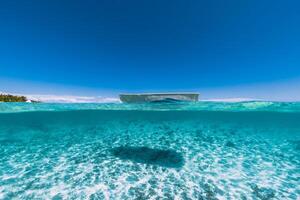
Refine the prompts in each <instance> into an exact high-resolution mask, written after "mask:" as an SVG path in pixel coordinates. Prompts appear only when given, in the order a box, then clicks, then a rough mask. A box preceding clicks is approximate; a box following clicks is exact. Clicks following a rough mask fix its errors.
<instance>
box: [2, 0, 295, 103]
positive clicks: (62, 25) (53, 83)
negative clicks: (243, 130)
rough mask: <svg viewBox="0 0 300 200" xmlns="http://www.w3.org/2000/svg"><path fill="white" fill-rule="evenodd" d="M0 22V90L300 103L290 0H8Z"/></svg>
mask: <svg viewBox="0 0 300 200" xmlns="http://www.w3.org/2000/svg"><path fill="white" fill-rule="evenodd" d="M0 28H1V29H0V30H1V31H0V91H7V92H10V91H11V92H18V93H59V91H60V92H69V93H75V91H76V90H77V94H78V93H81V92H85V93H89V94H92V95H101V92H104V91H105V92H106V93H112V94H113V93H117V92H140V91H199V92H202V93H203V92H204V93H203V95H204V96H205V94H210V95H206V97H214V98H216V97H218V98H223V97H224V98H227V97H240V96H241V95H242V96H243V97H252V98H270V99H272V98H275V99H276V98H277V99H278V97H279V96H280V98H281V99H289V100H290V99H295V100H300V94H299V93H300V92H299V91H300V90H299V88H300V81H299V80H300V1H298V0H286V1H279V0H278V1H276V0H251V1H250V0H249V1H241V0H229V1H224V0H213V1H202V0H184V1H183V0H172V1H165V0H145V1H144V0H126V1H123V0H118V1H116V0H108V1H101V0H81V1H78V0H43V1H40V0H26V1H24V0H19V1H16V0H9V1H1V2H0ZM274 85H276V87H273V86H274ZM289 86H291V88H293V89H290V90H289ZM298 86H299V87H298ZM76 88H78V89H76ZM222 88H224V90H223V91H226V92H225V93H224V92H223V93H222V92H221V91H222ZM238 88H240V89H238ZM272 88H277V90H276V91H274V90H272ZM245 89H248V90H249V93H245ZM250 90H251V92H250ZM283 90H284V91H283ZM216 91H217V92H216ZM255 91H257V93H255ZM287 91H290V92H287ZM214 92H215V93H214ZM296 93H298V94H296ZM218 94H220V95H219V96H218ZM262 94H264V95H262Z"/></svg>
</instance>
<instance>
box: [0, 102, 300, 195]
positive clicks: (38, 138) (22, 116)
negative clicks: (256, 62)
mask: <svg viewBox="0 0 300 200" xmlns="http://www.w3.org/2000/svg"><path fill="white" fill-rule="evenodd" d="M0 163H1V165H0V199H120V200H121V199H122V200H124V199H130V200H131V199H153V200H156V199H186V200H187V199H203V200H205V199H207V200H213V199H241V200H243V199H244V200H246V199H261V200H268V199H280V200H282V199H295V200H296V199H299V198H300V103H280V102H277V103H276V102H239V103H221V102H219V103H217V102H197V103H170V104H160V103H152V104H151V103H148V104H121V103H111V104H47V103H36V104H34V103H0Z"/></svg>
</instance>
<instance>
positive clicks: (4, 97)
mask: <svg viewBox="0 0 300 200" xmlns="http://www.w3.org/2000/svg"><path fill="white" fill-rule="evenodd" d="M26 101H27V98H26V97H25V96H16V95H10V94H0V102H26Z"/></svg>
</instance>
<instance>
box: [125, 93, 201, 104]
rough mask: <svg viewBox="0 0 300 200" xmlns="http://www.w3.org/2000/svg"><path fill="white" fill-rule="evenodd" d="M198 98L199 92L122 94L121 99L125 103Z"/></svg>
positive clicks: (196, 99) (195, 99) (194, 99)
mask: <svg viewBox="0 0 300 200" xmlns="http://www.w3.org/2000/svg"><path fill="white" fill-rule="evenodd" d="M198 99H199V94H197V93H141V94H120V100H121V101H122V102H124V103H144V102H174V101H198Z"/></svg>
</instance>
